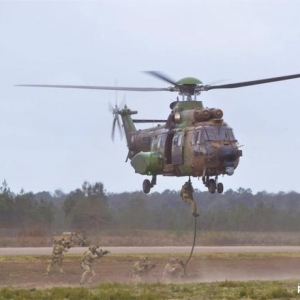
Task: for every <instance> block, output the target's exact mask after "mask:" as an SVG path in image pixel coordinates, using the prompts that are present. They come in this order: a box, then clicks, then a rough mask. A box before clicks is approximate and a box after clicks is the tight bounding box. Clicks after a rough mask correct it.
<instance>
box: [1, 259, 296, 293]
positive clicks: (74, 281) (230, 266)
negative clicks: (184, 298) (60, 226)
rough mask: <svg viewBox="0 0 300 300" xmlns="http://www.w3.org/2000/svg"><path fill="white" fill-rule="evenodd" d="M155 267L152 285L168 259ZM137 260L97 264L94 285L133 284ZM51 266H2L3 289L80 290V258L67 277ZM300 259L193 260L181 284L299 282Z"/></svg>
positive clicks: (68, 264)
mask: <svg viewBox="0 0 300 300" xmlns="http://www.w3.org/2000/svg"><path fill="white" fill-rule="evenodd" d="M149 259H150V260H151V261H152V262H153V263H155V264H156V267H155V268H154V269H153V270H152V272H151V276H150V277H149V278H148V279H145V280H147V281H149V282H157V281H161V278H162V272H163V267H164V265H165V264H166V262H167V261H166V257H159V256H157V255H156V256H154V257H151V256H150V255H149ZM136 260H137V258H136V257H133V256H117V257H113V256H110V257H109V255H108V256H106V257H104V258H101V259H99V260H97V261H96V262H95V263H94V270H95V272H96V276H95V277H94V280H93V283H92V284H97V283H104V282H119V283H129V282H130V271H131V268H132V265H133V263H134V262H135V261H136ZM48 263H49V258H48V257H47V256H40V257H35V259H34V261H33V262H31V261H26V260H24V261H14V260H13V259H12V260H11V261H10V260H5V261H1V262H0V287H4V286H13V287H27V288H28V287H32V288H34V287H45V288H47V287H53V286H79V281H80V277H81V274H82V272H83V271H82V270H81V268H80V258H79V257H65V260H64V263H63V268H64V272H65V274H64V275H60V273H59V270H58V268H57V267H54V268H53V270H52V273H50V275H48V276H46V275H45V271H46V267H47V265H48ZM299 266H300V258H298V257H267V256H264V257H255V258H251V259H249V258H229V259H228V258H227V259H225V258H205V257H201V256H195V257H193V258H192V259H191V260H190V261H189V264H188V266H187V269H186V271H187V275H188V276H187V277H185V278H184V279H183V280H182V282H211V281H224V280H283V279H299V278H300V269H299Z"/></svg>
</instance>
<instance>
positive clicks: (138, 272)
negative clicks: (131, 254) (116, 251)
mask: <svg viewBox="0 0 300 300" xmlns="http://www.w3.org/2000/svg"><path fill="white" fill-rule="evenodd" d="M155 267H156V265H155V264H153V263H151V262H150V261H149V259H148V257H146V256H143V257H141V258H140V260H139V261H137V262H135V263H134V265H133V267H132V271H131V280H132V281H133V282H135V283H139V282H141V281H142V279H146V278H147V277H148V275H149V273H150V271H151V270H152V269H153V268H155Z"/></svg>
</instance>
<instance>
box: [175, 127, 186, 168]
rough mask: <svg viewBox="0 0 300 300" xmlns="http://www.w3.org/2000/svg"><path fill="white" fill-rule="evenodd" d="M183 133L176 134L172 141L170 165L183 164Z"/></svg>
mask: <svg viewBox="0 0 300 300" xmlns="http://www.w3.org/2000/svg"><path fill="white" fill-rule="evenodd" d="M183 144H184V133H183V132H176V133H175V134H174V137H173V140H172V164H173V165H181V164H182V163H183Z"/></svg>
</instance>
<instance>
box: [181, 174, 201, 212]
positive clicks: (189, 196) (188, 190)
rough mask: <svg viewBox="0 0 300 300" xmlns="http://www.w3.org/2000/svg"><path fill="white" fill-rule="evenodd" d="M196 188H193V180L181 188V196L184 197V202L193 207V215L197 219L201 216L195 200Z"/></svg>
mask: <svg viewBox="0 0 300 300" xmlns="http://www.w3.org/2000/svg"><path fill="white" fill-rule="evenodd" d="M193 193H194V188H193V186H192V183H191V180H190V179H189V181H187V182H186V183H185V184H184V185H183V186H182V188H181V191H180V196H181V197H182V200H183V201H184V202H185V203H187V204H189V205H190V207H191V213H192V215H193V216H194V217H195V218H196V217H199V214H198V213H197V205H196V202H195V200H194V198H193Z"/></svg>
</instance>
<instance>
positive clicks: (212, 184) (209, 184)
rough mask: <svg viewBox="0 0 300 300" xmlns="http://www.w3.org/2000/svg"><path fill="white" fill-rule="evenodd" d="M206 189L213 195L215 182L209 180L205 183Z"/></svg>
mask: <svg viewBox="0 0 300 300" xmlns="http://www.w3.org/2000/svg"><path fill="white" fill-rule="evenodd" d="M207 187H208V190H209V192H210V193H211V194H214V193H215V192H216V188H217V185H216V181H215V180H214V179H209V180H208V183H207Z"/></svg>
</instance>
